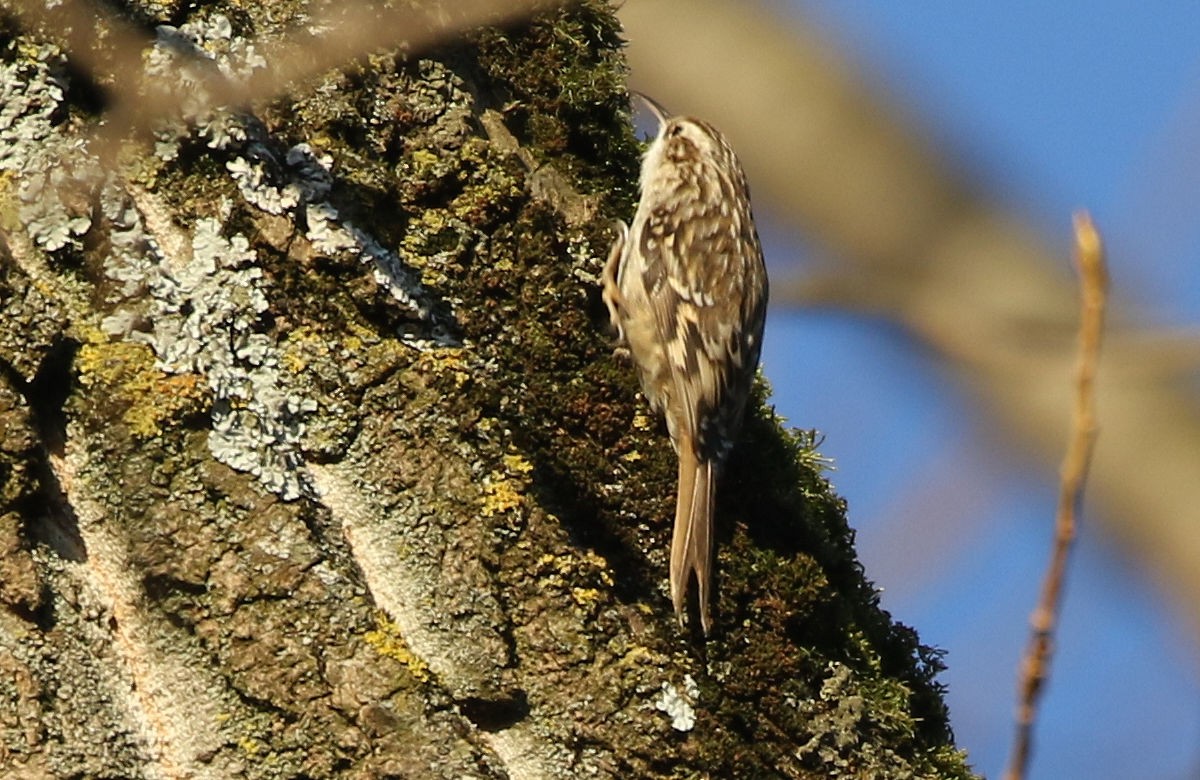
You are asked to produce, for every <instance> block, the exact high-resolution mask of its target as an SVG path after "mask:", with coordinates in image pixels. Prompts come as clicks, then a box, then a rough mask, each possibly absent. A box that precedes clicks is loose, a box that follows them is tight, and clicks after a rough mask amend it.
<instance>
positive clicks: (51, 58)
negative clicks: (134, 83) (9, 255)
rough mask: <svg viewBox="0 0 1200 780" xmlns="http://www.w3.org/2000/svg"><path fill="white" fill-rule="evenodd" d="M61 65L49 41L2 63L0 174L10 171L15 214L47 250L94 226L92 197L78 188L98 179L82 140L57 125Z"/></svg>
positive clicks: (62, 85) (76, 239) (62, 87)
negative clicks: (68, 134) (54, 118)
mask: <svg viewBox="0 0 1200 780" xmlns="http://www.w3.org/2000/svg"><path fill="white" fill-rule="evenodd" d="M63 68H64V58H63V55H62V52H61V51H60V50H59V49H58V48H57V47H56V46H52V45H49V44H43V45H41V46H38V47H35V48H27V49H23V50H22V51H21V52H19V53H18V59H16V60H15V61H13V62H6V63H3V64H0V175H2V174H7V175H8V176H9V177H11V181H12V182H13V185H14V186H13V189H14V190H15V194H16V201H17V216H18V218H19V219H20V222H21V224H22V225H23V226H24V227H25V230H26V232H27V233H28V234H29V236H30V238H32V239H33V241H34V243H36V244H37V245H38V246H39V247H41V248H42V249H43V250H45V251H47V252H55V251H58V250H60V249H62V248H64V247H66V246H68V245H72V246H78V243H79V238H80V236H82V235H83V234H84V233H86V232H87V231H88V230H89V229H90V228H91V226H92V220H91V214H90V207H89V203H88V198H87V197H86V195H83V196H80V193H86V192H87V191H88V190H89V189H90V188H91V187H93V186H94V185H95V184H96V183H97V182H98V181H99V180H100V171H99V168H98V166H97V165H96V162H95V159H94V158H92V157H91V155H89V154H88V153H87V150H86V149H85V148H84V146H83V143H82V142H81V141H79V140H76V139H68V138H67V137H66V136H64V135H62V134H60V133H59V132H58V131H57V130H56V129H55V123H54V120H53V117H54V114H55V112H57V111H58V110H59V107H60V104H61V103H62V101H63V98H64V90H65V82H64V80H63V77H62V76H61V72H62V70H63Z"/></svg>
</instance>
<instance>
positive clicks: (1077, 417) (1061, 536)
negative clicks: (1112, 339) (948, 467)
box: [1005, 213, 1108, 780]
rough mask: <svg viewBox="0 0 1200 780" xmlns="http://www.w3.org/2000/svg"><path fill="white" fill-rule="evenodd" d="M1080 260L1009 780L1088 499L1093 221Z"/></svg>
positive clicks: (1016, 771)
mask: <svg viewBox="0 0 1200 780" xmlns="http://www.w3.org/2000/svg"><path fill="white" fill-rule="evenodd" d="M1075 258H1076V263H1077V265H1078V270H1079V282H1080V308H1081V317H1080V322H1079V361H1078V374H1077V378H1076V383H1075V404H1074V409H1073V414H1072V421H1071V438H1070V441H1069V443H1068V445H1067V454H1066V456H1065V457H1064V458H1063V464H1062V471H1061V474H1060V482H1059V493H1058V509H1057V511H1056V512H1055V519H1054V550H1053V553H1052V554H1051V556H1050V563H1049V566H1048V567H1047V568H1046V577H1045V579H1044V580H1043V582H1042V592H1041V596H1040V598H1039V599H1038V605H1037V608H1036V609H1035V610H1034V612H1033V615H1032V616H1031V618H1030V622H1031V623H1032V627H1033V633H1032V636H1031V637H1030V641H1029V647H1028V648H1027V649H1026V652H1025V658H1024V660H1023V662H1022V664H1021V681H1020V686H1019V694H1018V695H1019V700H1018V702H1017V734H1016V739H1015V741H1014V743H1013V753H1012V758H1011V761H1010V763H1009V767H1008V772H1007V773H1006V775H1005V777H1006V778H1007V780H1022V779H1023V778H1024V777H1025V773H1026V770H1027V769H1028V767H1029V758H1030V754H1031V751H1032V745H1033V726H1034V722H1035V721H1036V719H1037V705H1038V701H1039V699H1040V698H1041V692H1042V686H1043V684H1044V683H1045V681H1046V678H1047V676H1049V672H1050V657H1051V655H1052V653H1053V648H1054V630H1055V626H1056V625H1057V623H1058V612H1059V605H1060V603H1061V601H1062V590H1063V580H1064V578H1065V577H1066V573H1067V561H1068V556H1069V555H1070V552H1071V546H1072V544H1073V542H1074V541H1075V533H1076V531H1075V529H1076V525H1077V515H1078V512H1079V508H1080V505H1081V503H1082V500H1083V485H1084V481H1085V480H1086V479H1087V471H1088V465H1089V463H1090V462H1091V459H1092V447H1093V446H1094V445H1095V441H1096V391H1095V380H1096V367H1097V365H1098V364H1099V361H1100V341H1101V335H1102V333H1103V330H1104V306H1105V301H1106V299H1107V291H1108V272H1107V271H1106V270H1105V267H1104V248H1103V246H1102V244H1101V241H1100V234H1099V233H1097V232H1096V228H1095V225H1093V224H1092V221H1091V217H1089V216H1088V215H1087V214H1086V213H1081V214H1078V215H1076V217H1075Z"/></svg>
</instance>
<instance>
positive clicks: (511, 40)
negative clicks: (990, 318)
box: [0, 2, 970, 778]
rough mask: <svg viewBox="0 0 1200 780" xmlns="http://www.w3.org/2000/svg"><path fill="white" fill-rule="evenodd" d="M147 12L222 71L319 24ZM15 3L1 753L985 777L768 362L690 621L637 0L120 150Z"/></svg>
mask: <svg viewBox="0 0 1200 780" xmlns="http://www.w3.org/2000/svg"><path fill="white" fill-rule="evenodd" d="M127 10H128V12H129V16H130V18H132V19H133V20H135V21H136V22H137V23H139V24H141V25H143V26H144V27H145V28H146V29H152V28H153V26H154V25H156V24H169V25H171V27H166V28H160V29H159V30H158V32H157V43H156V44H155V46H154V48H153V51H148V52H147V53H146V54H145V56H144V57H143V60H144V61H145V63H146V67H147V68H148V69H149V70H150V71H151V72H152V73H153V72H154V70H153V69H155V68H158V69H160V71H159V73H160V74H161V76H162V82H163V83H164V84H165V85H166V86H167V87H168V88H170V89H184V90H188V89H195V90H197V92H200V91H202V88H201V87H199V86H197V85H198V83H199V82H198V81H193V80H190V79H189V78H188V76H187V73H188V72H189V71H188V69H189V68H192V67H196V65H195V63H196V61H198V60H204V61H206V62H207V64H208V66H210V67H212V66H215V67H218V68H221V69H223V70H224V69H228V70H230V71H231V72H230V74H229V75H239V74H237V72H236V68H237V67H238V65H237V63H239V62H250V63H253V62H254V51H255V49H254V46H255V43H256V42H261V41H262V40H265V39H270V38H271V37H273V36H274V37H278V36H280V35H282V34H283V27H282V25H283V24H284V22H288V23H293V22H296V21H298V20H299V19H300V17H298V16H294V15H289V14H292V13H293V12H291V11H290V9H289V7H288V5H287V4H285V3H264V4H251V3H233V2H230V3H228V4H226V3H220V2H218V3H209V4H202V5H201V6H200V7H196V6H194V5H192V4H186V5H184V4H170V3H167V4H163V3H147V4H146V5H144V6H141V5H133V6H131V7H129V8H128V9H127ZM0 25H2V26H0V36H2V37H0V44H2V47H0V98H2V100H3V102H2V103H0V228H2V233H0V238H2V239H3V244H2V245H0V261H2V264H0V308H2V311H3V314H2V316H3V321H2V328H0V368H2V370H3V382H0V602H2V604H0V670H2V673H0V733H2V734H3V741H2V743H0V769H2V770H3V772H2V773H3V774H4V776H5V777H30V778H40V777H122V778H140V777H147V778H158V777H167V778H175V777H198V778H200V777H213V778H230V777H252V778H260V777H262V778H268V777H269V778H276V777H280V778H283V777H289V778H290V777H313V778H324V777H413V778H427V777H513V778H526V777H528V778H537V777H580V776H663V777H692V776H713V777H735V776H736V777H763V776H786V777H897V778H899V777H968V776H970V773H969V771H968V769H967V768H966V765H965V763H964V760H963V757H962V755H961V754H960V753H958V752H957V751H956V750H955V748H954V746H953V741H952V737H951V734H950V729H949V725H948V721H947V714H946V711H945V709H944V706H943V704H942V701H941V696H940V690H939V687H938V685H937V683H936V682H935V680H934V676H935V674H936V673H937V671H939V669H940V663H939V659H938V655H937V653H936V652H934V651H931V650H929V649H928V648H925V647H922V646H921V645H920V644H919V642H918V640H917V637H916V635H915V634H914V633H913V632H912V631H911V630H909V629H907V628H905V627H903V626H900V625H897V624H895V623H894V622H893V621H892V620H891V619H890V617H889V616H888V615H887V614H886V613H885V612H883V611H881V610H880V609H879V606H878V602H877V598H876V594H875V592H874V590H873V588H872V586H871V584H870V582H869V581H868V580H867V579H866V578H865V576H864V574H863V572H862V570H861V567H860V566H859V564H858V563H857V561H856V560H855V557H854V550H853V544H852V542H853V533H852V531H851V530H850V529H849V527H848V525H847V523H846V519H845V512H844V510H845V507H844V505H843V503H842V502H841V501H840V500H839V499H838V498H837V497H836V496H835V495H834V494H833V492H832V490H831V488H830V486H829V484H828V483H827V482H826V481H825V480H824V478H823V477H822V476H821V465H822V464H821V460H820V458H819V456H818V455H817V454H816V452H815V450H814V446H813V441H812V438H811V436H809V435H807V434H803V433H799V432H793V431H788V430H787V429H786V428H784V427H783V425H782V424H781V421H780V420H779V419H778V418H776V417H775V416H774V415H773V413H772V411H771V409H770V407H769V405H766V404H765V403H764V402H763V398H764V397H765V392H766V391H765V388H763V389H762V392H760V394H759V396H758V398H757V399H756V402H755V403H754V404H753V408H752V410H751V413H750V417H749V419H748V421H747V430H746V433H745V435H744V438H743V443H742V445H741V446H740V447H739V449H738V450H737V452H736V454H735V455H734V458H733V462H732V464H731V467H730V469H729V473H728V475H727V476H726V478H725V479H724V480H723V483H722V486H721V491H720V498H719V507H718V526H719V535H718V545H719V555H718V600H717V604H716V608H715V612H714V614H715V619H716V623H717V630H716V635H715V636H714V637H713V638H712V640H711V641H708V642H703V641H700V640H699V639H697V638H696V637H694V636H692V635H690V634H689V633H687V632H684V631H681V630H680V629H679V627H678V626H677V625H676V623H675V621H674V619H673V616H672V614H671V607H670V603H669V599H668V597H667V595H666V592H665V587H666V565H667V562H666V553H667V547H668V536H669V533H670V518H671V508H672V502H673V488H674V462H673V455H672V453H671V451H670V446H669V444H668V442H667V438H666V436H665V435H664V434H663V432H662V430H661V429H660V426H658V425H657V423H656V422H655V421H653V420H651V419H649V418H648V417H647V412H646V409H645V408H644V406H643V404H642V403H641V401H640V400H639V399H638V398H637V396H636V391H635V381H634V377H633V372H632V370H631V369H630V368H629V367H628V366H626V365H623V364H622V363H621V362H620V361H619V360H617V359H616V358H614V357H613V356H612V355H611V354H610V351H611V350H610V345H609V343H608V341H607V339H606V337H605V335H604V333H603V328H602V327H601V319H602V312H601V309H602V306H601V305H600V303H599V295H598V290H597V287H596V274H597V271H598V269H599V267H600V265H601V262H602V258H603V257H604V255H605V250H606V245H607V241H608V238H609V234H608V228H609V225H610V220H611V219H612V218H614V217H616V216H627V215H628V214H629V212H630V210H631V206H632V200H633V197H634V183H635V180H636V159H637V148H636V144H635V142H634V139H633V137H632V134H631V130H630V127H629V116H628V108H627V96H626V94H625V92H624V86H623V84H624V65H623V60H622V57H621V51H620V33H619V29H618V27H617V26H616V22H615V21H614V19H613V17H612V14H611V9H610V8H609V7H608V6H607V5H605V4H603V3H601V2H589V3H584V4H582V5H579V6H573V7H571V8H569V9H567V10H559V11H554V12H550V13H548V14H546V15H544V16H541V17H538V18H536V19H535V20H534V21H533V22H531V23H529V24H527V25H521V26H519V27H515V28H514V27H510V28H508V29H505V30H499V29H484V30H478V31H474V32H472V33H470V34H469V35H468V36H467V37H466V38H465V39H463V40H459V41H456V42H454V43H453V44H447V45H445V46H444V47H443V48H441V49H439V50H437V51H433V52H421V53H397V52H377V53H374V54H372V55H370V56H368V57H365V58H364V59H363V60H362V61H361V62H359V63H357V64H356V65H354V66H353V67H349V68H346V69H344V70H341V71H337V72H331V73H330V74H329V75H328V76H327V77H325V78H324V79H323V80H321V81H320V82H319V83H317V84H311V85H306V86H304V87H297V88H296V90H295V92H294V93H293V94H291V95H289V96H288V97H287V98H285V99H279V100H276V101H275V102H273V103H270V104H265V105H263V106H260V107H258V108H257V109H256V110H255V112H254V114H250V113H247V112H230V111H223V110H210V109H208V108H206V107H205V106H204V105H203V103H202V101H201V100H200V99H199V97H198V100H197V105H196V107H194V110H193V111H192V113H191V114H190V115H189V116H188V121H187V122H186V123H180V124H179V125H178V126H177V127H175V128H173V129H171V130H163V131H162V132H160V133H159V135H158V137H157V138H156V139H153V140H151V141H149V142H142V143H139V144H133V143H131V144H130V145H129V147H128V148H127V149H126V150H125V152H124V153H123V154H122V155H121V164H120V166H108V167H104V166H101V165H100V164H99V162H98V160H96V159H95V158H94V157H93V156H91V152H90V150H89V148H88V147H87V144H86V143H85V142H81V141H79V140H78V139H82V138H86V136H87V133H88V132H90V130H91V129H92V128H94V127H95V126H96V123H97V122H98V121H99V120H100V118H101V117H102V116H103V111H104V108H105V101H106V92H107V91H109V90H112V89H115V88H116V86H117V85H113V84H106V83H103V81H102V80H101V81H97V80H96V79H93V78H90V77H89V76H88V75H87V74H85V73H82V72H80V71H79V70H78V69H77V68H73V67H72V66H71V63H70V61H69V57H68V56H67V55H66V54H65V53H64V52H65V50H66V44H65V42H63V41H60V40H59V39H58V37H57V35H58V31H56V30H50V29H38V28H35V27H33V26H31V25H29V24H27V23H24V22H22V21H21V20H19V19H17V18H16V17H11V18H7V19H5V18H3V17H0ZM103 40H104V38H103V36H102V35H98V36H97V41H98V43H99V45H102V44H103ZM189 63H190V64H189Z"/></svg>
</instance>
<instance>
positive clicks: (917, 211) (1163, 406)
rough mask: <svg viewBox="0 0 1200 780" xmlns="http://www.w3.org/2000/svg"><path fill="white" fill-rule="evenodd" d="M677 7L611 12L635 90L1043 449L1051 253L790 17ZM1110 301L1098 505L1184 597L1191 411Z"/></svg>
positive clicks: (1114, 529) (1068, 339)
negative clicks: (684, 125)
mask: <svg viewBox="0 0 1200 780" xmlns="http://www.w3.org/2000/svg"><path fill="white" fill-rule="evenodd" d="M688 11H689V12H688V13H686V14H681V13H679V11H678V6H677V4H673V3H669V2H664V1H662V0H659V1H657V2H656V1H655V0H640V1H639V2H637V3H627V4H626V5H625V6H624V7H623V8H622V9H621V12H620V15H621V18H622V21H623V23H624V24H625V27H626V30H627V34H628V36H629V39H630V42H631V45H630V47H629V60H630V64H631V66H632V69H633V78H632V84H633V86H634V87H636V88H637V89H640V90H642V91H645V92H647V93H649V94H652V95H654V96H656V97H657V98H658V99H661V100H662V101H663V102H665V103H666V104H668V105H670V106H672V107H673V109H674V110H677V111H680V112H688V113H695V114H698V115H702V116H705V117H706V118H709V119H711V120H712V121H713V122H714V123H716V124H717V125H718V126H720V127H721V128H722V130H724V131H725V132H726V134H727V135H728V136H729V137H730V138H731V140H732V142H733V144H734V146H735V147H736V148H737V149H738V152H739V155H740V156H741V158H742V162H743V163H744V165H745V166H746V169H747V171H748V173H749V177H750V180H751V184H752V187H753V189H754V191H755V195H756V196H758V198H759V199H758V201H757V202H758V205H759V206H760V207H761V206H762V205H763V204H766V203H770V204H771V205H772V206H773V210H774V211H775V212H776V213H778V214H779V215H781V216H783V217H784V218H785V219H787V220H789V222H790V224H791V226H792V227H794V228H797V229H799V230H802V231H804V232H805V234H806V235H807V236H809V237H811V238H812V239H813V240H814V241H815V242H816V243H817V244H818V245H820V246H822V247H823V248H825V249H826V250H827V251H828V252H829V253H830V254H831V255H832V256H834V257H836V260H837V269H836V276H835V277H833V278H829V277H826V278H825V279H824V280H823V282H822V283H823V284H824V285H825V286H824V287H823V288H822V289H820V290H819V293H820V294H821V295H828V294H830V293H831V292H833V293H836V295H837V299H836V300H837V303H839V304H841V305H844V306H846V307H848V308H850V309H857V310H868V311H870V312H871V313H873V314H875V315H882V316H885V317H889V318H891V319H893V320H894V321H896V322H898V323H900V324H901V325H903V326H904V327H905V328H906V329H908V330H909V331H910V332H912V333H913V334H915V335H916V336H918V337H919V338H921V339H923V340H924V341H926V342H927V343H929V344H930V345H932V346H933V347H935V348H936V349H938V350H939V351H940V352H941V354H942V356H943V358H944V359H945V360H946V362H947V363H948V364H949V366H950V367H951V368H953V369H955V370H956V371H957V372H958V373H959V375H960V377H961V378H963V379H965V380H967V387H968V388H969V389H970V391H972V392H973V393H974V394H975V395H976V396H977V397H978V400H979V401H980V408H982V409H985V410H987V411H988V412H990V413H991V415H992V422H993V424H994V429H995V431H996V432H997V433H998V434H999V435H1003V436H1008V437H1010V438H1012V439H1014V440H1015V441H1016V442H1017V443H1019V444H1021V445H1023V446H1024V447H1026V448H1029V449H1032V450H1034V451H1035V452H1036V453H1037V454H1038V455H1039V457H1041V458H1042V459H1043V460H1044V462H1046V463H1052V462H1054V461H1055V460H1056V458H1057V453H1058V451H1059V448H1060V447H1061V435H1062V433H1061V432H1062V427H1061V426H1062V420H1061V414H1060V410H1061V408H1062V404H1063V402H1064V400H1065V399H1064V390H1063V385H1062V377H1063V376H1064V374H1065V373H1066V372H1068V371H1069V366H1070V365H1071V361H1072V355H1073V354H1074V333H1075V313H1074V306H1073V305H1072V300H1073V298H1074V295H1073V290H1074V285H1073V284H1072V283H1071V280H1070V278H1069V276H1068V275H1067V274H1066V273H1064V272H1062V271H1059V270H1058V269H1059V268H1060V267H1062V266H1065V263H1064V262H1063V261H1062V259H1061V258H1060V257H1059V256H1058V255H1057V254H1056V253H1055V252H1054V251H1052V250H1051V249H1049V248H1048V247H1047V246H1046V245H1045V243H1044V242H1043V241H1042V240H1040V239H1039V238H1038V237H1037V236H1035V235H1034V234H1033V231H1032V230H1031V229H1030V227H1029V226H1027V225H1025V224H1023V223H1022V222H1021V221H1020V220H1019V219H1017V218H1016V217H1014V216H1013V215H1012V214H1011V213H1009V212H1008V211H1006V210H1005V209H1004V208H1002V207H1001V206H1000V205H998V204H997V203H995V202H993V201H992V200H990V199H989V198H988V197H986V195H985V194H984V192H983V187H982V186H981V185H980V184H979V183H978V182H973V181H970V180H969V179H967V178H966V177H965V176H964V175H963V174H962V173H961V172H959V171H956V170H955V169H954V167H953V163H952V161H950V160H948V159H945V158H944V156H943V155H942V154H941V153H940V152H939V151H938V150H936V149H934V148H933V147H932V146H931V144H930V143H929V142H928V140H927V139H926V138H925V137H923V135H922V132H921V130H920V129H919V126H918V123H916V122H914V121H913V119H912V118H911V117H909V116H906V115H905V114H904V113H903V112H902V111H901V110H899V109H898V108H897V107H895V106H892V105H888V104H887V103H886V102H885V101H884V100H883V99H881V98H880V96H879V95H877V94H875V93H873V92H872V91H871V90H870V89H868V88H867V87H866V86H864V84H863V82H862V80H861V79H860V78H859V77H858V76H857V75H856V74H855V73H853V71H852V68H851V66H850V65H849V64H848V63H847V61H846V58H845V57H844V56H841V55H840V54H839V53H838V52H835V51H833V50H832V49H831V47H830V45H829V44H828V42H826V41H824V40H822V39H821V38H820V37H819V36H818V35H817V34H816V33H815V32H814V31H812V30H811V29H808V28H806V27H805V26H804V25H803V23H802V22H801V21H798V20H796V19H795V18H794V17H789V18H788V19H786V20H784V19H781V18H779V16H778V15H777V14H775V13H772V12H769V11H767V10H765V9H764V8H763V7H762V6H760V5H754V4H745V3H736V4H735V3H729V2H722V1H721V0H695V2H692V3H690V4H689V6H688ZM714 52H736V53H737V55H736V56H732V55H731V56H719V55H715V54H714ZM764 196H765V197H764ZM812 292H813V291H812V290H806V289H805V288H804V287H803V286H801V285H799V284H796V283H795V282H794V281H789V280H787V279H783V280H780V282H779V283H778V284H774V285H772V299H773V302H774V303H775V304H776V305H785V306H786V305H795V303H796V302H797V301H805V302H808V301H811V300H812V295H811V294H810V293H812ZM806 293H809V294H806ZM1112 308H1113V307H1111V306H1110V310H1111V309H1112ZM1110 314H1111V316H1110V317H1109V320H1110V328H1109V334H1108V335H1109V343H1110V344H1112V345H1113V347H1114V349H1110V351H1109V357H1110V360H1109V361H1107V362H1106V366H1105V371H1106V377H1107V379H1106V382H1105V383H1104V386H1103V387H1102V388H1101V392H1100V399H1099V403H1100V404H1101V405H1102V406H1103V408H1104V410H1105V439H1106V441H1108V442H1110V444H1111V446H1108V447H1105V448H1104V449H1103V450H1102V451H1101V452H1100V453H1097V457H1096V459H1095V461H1094V463H1093V465H1092V473H1093V474H1094V475H1095V477H1096V486H1095V488H1094V491H1095V494H1096V498H1097V501H1096V505H1097V507H1099V508H1100V513H1099V514H1098V516H1097V518H1096V519H1097V521H1098V522H1099V524H1100V525H1101V527H1102V528H1103V530H1104V531H1105V532H1107V533H1108V534H1110V535H1112V536H1114V537H1116V538H1117V541H1118V542H1119V543H1120V544H1121V545H1122V546H1124V547H1125V548H1126V549H1128V550H1129V551H1130V552H1131V553H1133V554H1134V555H1135V557H1138V558H1141V560H1142V564H1143V569H1144V570H1145V571H1147V572H1149V573H1151V575H1152V576H1154V577H1157V578H1159V580H1160V581H1161V582H1162V583H1163V584H1164V585H1165V586H1166V587H1167V588H1168V589H1169V590H1170V591H1171V592H1172V593H1173V594H1174V595H1175V596H1176V597H1177V598H1178V599H1179V600H1180V601H1181V602H1182V603H1183V604H1186V605H1197V604H1200V534H1197V533H1196V528H1195V517H1196V510H1195V503H1196V495H1197V491H1196V481H1195V475H1196V474H1200V405H1198V404H1197V401H1196V398H1195V394H1194V392H1192V391H1190V390H1189V389H1188V388H1186V387H1185V386H1184V385H1183V384H1182V383H1180V382H1177V381H1166V380H1164V379H1162V370H1161V365H1159V362H1160V359H1161V355H1160V354H1158V353H1153V354H1147V353H1145V352H1143V351H1141V350H1137V349H1135V348H1133V347H1132V346H1130V348H1128V349H1123V348H1122V347H1123V346H1124V345H1133V344H1134V343H1135V342H1136V341H1137V334H1140V333H1144V332H1145V330H1146V329H1145V328H1144V327H1141V326H1140V325H1138V324H1137V323H1135V322H1134V321H1133V320H1132V317H1131V316H1130V315H1129V313H1127V312H1121V311H1120V310H1119V309H1118V310H1116V311H1111V312H1110ZM1117 349H1120V354H1117V352H1116V351H1115V350H1117ZM810 422H812V423H814V424H819V421H810ZM1133 474H1136V475H1137V478H1136V479H1133V478H1130V475H1133ZM1186 614H1188V615H1189V616H1190V617H1191V618H1192V619H1193V620H1194V619H1195V616H1196V615H1197V614H1200V613H1197V612H1196V611H1195V610H1194V609H1189V610H1187V612H1186ZM1194 627H1195V628H1200V625H1194Z"/></svg>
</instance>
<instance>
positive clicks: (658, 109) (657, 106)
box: [629, 89, 671, 130]
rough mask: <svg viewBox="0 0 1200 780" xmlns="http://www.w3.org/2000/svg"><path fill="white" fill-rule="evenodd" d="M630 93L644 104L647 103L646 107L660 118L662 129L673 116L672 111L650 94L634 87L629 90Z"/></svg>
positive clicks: (656, 117)
mask: <svg viewBox="0 0 1200 780" xmlns="http://www.w3.org/2000/svg"><path fill="white" fill-rule="evenodd" d="M629 95H630V96H631V97H635V98H637V99H639V100H641V101H642V104H643V105H645V106H646V108H648V109H650V113H652V114H654V118H655V119H657V120H658V127H659V129H660V130H661V129H662V127H663V125H665V124H666V123H667V120H668V119H670V118H671V112H670V111H668V110H667V109H666V108H664V107H663V105H662V104H661V103H659V102H658V101H656V100H654V98H652V97H650V96H649V95H645V94H643V93H641V92H637V91H635V90H632V89H631V90H629Z"/></svg>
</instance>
